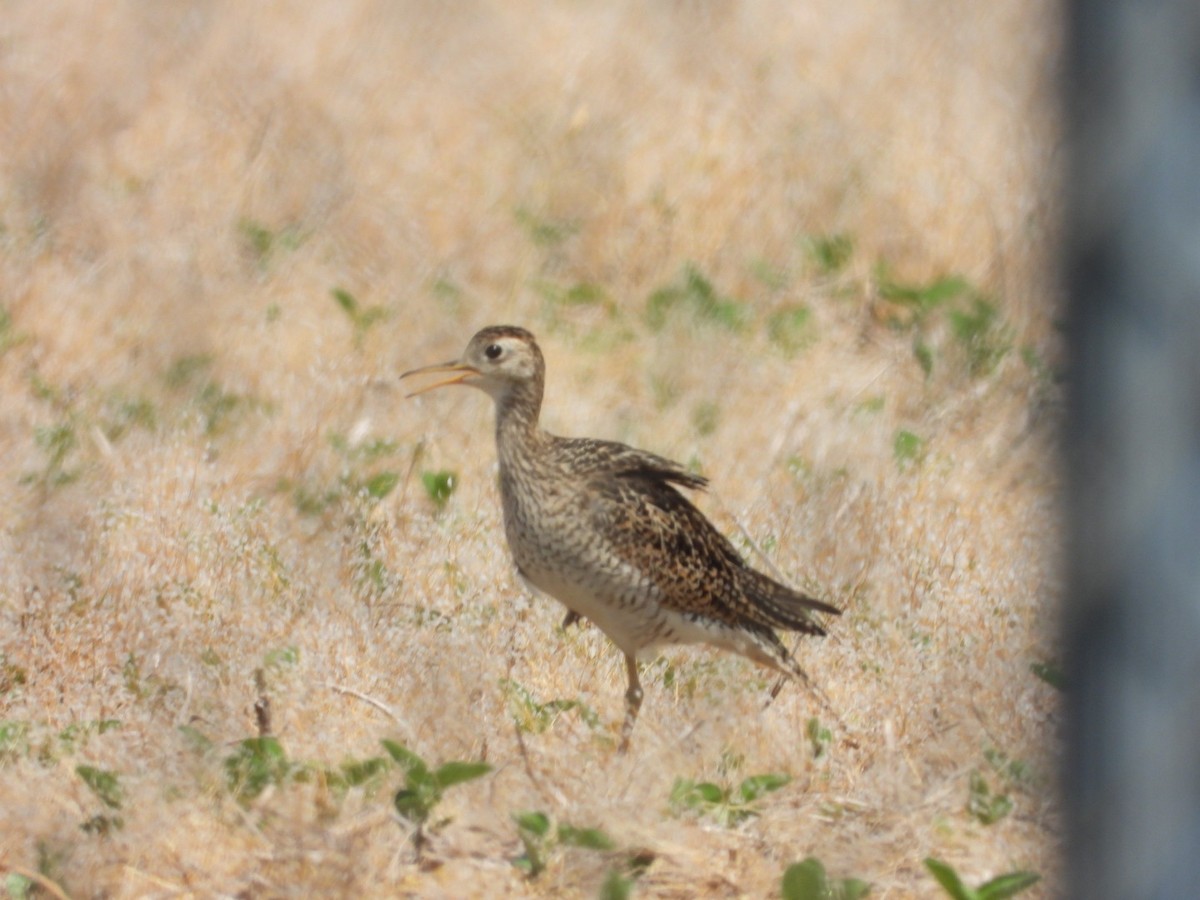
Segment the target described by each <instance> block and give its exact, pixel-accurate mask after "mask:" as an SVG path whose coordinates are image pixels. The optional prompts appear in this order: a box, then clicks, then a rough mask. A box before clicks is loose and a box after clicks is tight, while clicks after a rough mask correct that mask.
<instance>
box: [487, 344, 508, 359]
mask: <svg viewBox="0 0 1200 900" xmlns="http://www.w3.org/2000/svg"><path fill="white" fill-rule="evenodd" d="M503 352H504V348H503V347H501V346H500V345H499V344H488V345H487V348H486V349H485V350H484V351H483V355H484V356H486V357H487V358H488V359H499V358H500V354H501V353H503Z"/></svg>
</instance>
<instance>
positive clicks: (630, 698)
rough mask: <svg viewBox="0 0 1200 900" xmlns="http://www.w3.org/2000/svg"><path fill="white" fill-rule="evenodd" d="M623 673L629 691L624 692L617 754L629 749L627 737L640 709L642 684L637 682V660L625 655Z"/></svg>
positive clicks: (631, 730)
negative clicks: (622, 719) (627, 681)
mask: <svg viewBox="0 0 1200 900" xmlns="http://www.w3.org/2000/svg"><path fill="white" fill-rule="evenodd" d="M625 672H626V674H627V675H628V676H629V689H628V690H626V691H625V722H624V724H623V725H622V726H621V743H620V745H619V746H618V747H617V752H618V753H625V752H626V751H627V750H628V749H629V736H630V735H631V734H633V723H634V722H636V721H637V717H638V711H639V710H640V709H641V708H642V683H641V681H639V680H638V667H637V660H636V659H634V658H633V657H632V656H630V655H629V654H625Z"/></svg>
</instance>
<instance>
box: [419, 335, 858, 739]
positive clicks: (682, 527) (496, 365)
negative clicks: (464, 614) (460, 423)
mask: <svg viewBox="0 0 1200 900" xmlns="http://www.w3.org/2000/svg"><path fill="white" fill-rule="evenodd" d="M435 372H441V373H449V374H450V375H451V377H450V378H448V379H444V380H441V381H438V382H436V383H434V384H431V385H429V386H427V387H425V388H422V389H421V390H419V391H416V392H415V393H414V394H410V395H409V396H415V395H416V394H421V393H424V392H425V391H430V390H433V389H434V388H438V387H443V386H445V385H450V384H466V385H470V386H472V387H477V388H479V389H481V390H483V391H485V392H487V393H488V394H490V395H491V397H492V399H493V400H494V401H495V403H496V450H497V454H498V455H499V458H500V497H501V500H502V502H503V506H504V533H505V535H506V536H507V537H508V546H509V548H510V549H511V550H512V555H513V560H514V561H515V562H516V565H517V570H518V571H519V572H520V574H521V576H522V577H523V578H524V579H525V581H527V582H528V583H529V584H531V585H533V586H534V587H536V588H538V589H539V590H541V591H543V592H544V593H547V594H549V595H550V596H551V597H554V598H555V599H557V600H559V601H560V602H561V603H563V605H565V606H566V607H567V609H568V613H567V616H566V619H565V620H564V621H563V626H564V627H566V626H568V625H570V624H572V623H573V622H576V621H578V620H579V619H580V618H586V619H588V620H590V621H591V622H593V623H595V624H596V626H597V627H599V628H600V630H601V631H603V632H604V633H605V634H606V635H608V636H609V638H611V639H612V642H613V643H614V644H616V645H617V646H618V647H619V648H620V649H621V652H622V653H624V654H625V671H626V672H627V673H628V677H629V688H628V690H627V691H626V692H625V721H624V724H623V726H622V729H621V744H620V749H621V750H622V751H624V750H626V749H627V748H628V746H629V737H630V734H631V733H632V731H633V725H634V722H635V721H636V720H637V715H638V710H639V709H640V708H641V704H642V686H641V682H640V681H639V679H638V667H637V660H638V657H639V656H640V655H643V654H645V653H646V652H647V651H649V650H651V649H652V648H654V647H656V646H659V645H662V644H672V643H707V644H712V645H714V646H717V647H721V648H724V649H726V650H732V651H733V652H735V653H740V654H741V655H742V656H746V657H748V658H750V659H752V660H753V661H754V662H756V663H759V664H761V665H764V666H767V667H769V668H771V669H775V670H777V671H779V672H782V673H784V674H785V675H788V676H792V677H796V678H799V679H801V680H802V681H807V678H806V676H805V675H804V672H803V671H802V670H801V669H800V666H799V665H798V664H797V663H796V661H795V659H793V658H792V655H791V653H789V652H788V650H787V648H786V647H785V646H784V645H783V643H782V642H781V641H780V640H779V638H778V637H777V636H776V634H775V632H774V630H773V629H775V628H782V629H788V630H791V631H800V632H803V633H805V634H814V635H823V634H825V629H824V628H822V627H821V624H820V622H819V621H818V620H817V618H816V616H815V615H814V613H829V614H833V615H837V614H839V613H840V612H841V611H840V610H838V609H837V608H835V607H833V606H830V605H829V604H827V603H822V602H821V601H820V600H814V599H813V598H812V597H807V596H805V595H804V594H801V593H798V592H797V591H794V590H792V589H791V588H789V587H786V586H785V585H782V584H780V583H778V582H777V581H775V580H773V579H771V578H768V577H767V576H766V575H764V574H762V573H761V572H758V571H755V570H754V569H752V568H750V566H748V565H747V564H746V562H745V561H744V560H743V559H742V557H741V556H740V555H739V554H738V552H737V550H735V549H734V547H733V545H732V544H731V543H730V542H729V541H728V540H727V539H726V538H725V537H724V536H723V535H722V534H721V533H720V532H719V531H717V529H716V528H714V527H713V525H712V524H711V523H710V522H709V521H708V519H706V518H705V517H704V515H703V513H701V512H700V511H699V510H698V509H696V507H695V506H693V505H692V504H691V503H690V502H689V501H688V500H687V498H685V497H684V496H683V495H682V494H681V493H680V492H679V490H678V489H677V488H678V487H684V488H692V489H700V488H703V487H705V485H706V484H707V483H708V481H707V479H705V478H703V477H701V476H699V475H696V474H694V473H692V472H689V471H688V470H687V469H685V468H684V467H682V466H680V465H679V464H678V463H674V462H672V461H670V460H669V459H665V458H663V457H661V456H656V455H654V454H653V453H646V452H644V451H641V450H635V449H634V448H633V447H628V446H626V445H625V444H619V443H615V442H613V441H599V440H591V439H588V438H563V437H557V436H555V435H552V434H548V433H546V432H545V431H543V430H542V429H541V428H540V427H539V426H538V414H539V413H540V411H541V407H542V391H543V388H544V385H545V374H546V365H545V362H544V360H543V358H542V351H541V350H540V349H539V348H538V345H537V342H536V341H535V340H534V338H533V335H532V334H530V333H529V332H528V331H526V330H525V329H523V328H516V327H513V326H509V325H499V326H492V327H489V328H484V329H483V330H482V331H480V332H479V333H478V334H476V335H475V336H474V337H473V338H471V342H470V343H469V344H468V345H467V349H466V352H465V353H463V355H462V358H461V359H458V360H455V361H454V362H448V363H441V364H439V365H433V366H425V367H424V368H420V369H414V370H413V371H411V372H405V373H404V374H403V375H401V376H400V377H401V378H408V377H409V376H411V375H420V374H427V373H435Z"/></svg>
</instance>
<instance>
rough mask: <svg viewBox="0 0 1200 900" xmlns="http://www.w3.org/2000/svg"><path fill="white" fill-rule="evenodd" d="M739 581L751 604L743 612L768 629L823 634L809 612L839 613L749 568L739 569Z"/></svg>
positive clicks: (822, 629) (835, 609) (831, 607)
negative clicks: (749, 608)
mask: <svg viewBox="0 0 1200 900" xmlns="http://www.w3.org/2000/svg"><path fill="white" fill-rule="evenodd" d="M740 580H741V582H742V583H741V585H740V587H741V589H742V591H743V592H744V594H745V596H746V597H747V598H748V599H749V600H750V602H751V604H752V606H753V610H748V611H747V612H748V613H749V615H750V616H751V617H752V618H754V619H756V620H758V621H760V622H761V623H762V624H764V625H769V626H771V627H772V628H785V629H787V630H789V631H799V632H802V633H804V634H813V635H823V634H825V629H824V628H823V627H822V626H821V623H820V622H819V621H818V620H817V617H816V616H815V615H813V614H814V613H827V614H829V615H831V616H840V615H841V614H842V611H841V610H840V609H838V608H837V607H836V606H830V605H829V604H828V603H823V602H822V601H820V600H815V599H813V598H812V597H809V596H807V595H805V594H801V593H800V592H799V591H794V590H792V589H791V588H790V587H787V586H786V585H782V584H780V583H779V582H777V581H775V580H774V579H772V578H768V577H767V576H766V575H764V574H762V572H756V571H755V570H754V569H751V568H749V567H747V568H745V569H743V570H742V578H741V579H740Z"/></svg>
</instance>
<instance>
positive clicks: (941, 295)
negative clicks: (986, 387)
mask: <svg viewBox="0 0 1200 900" xmlns="http://www.w3.org/2000/svg"><path fill="white" fill-rule="evenodd" d="M876 282H877V284H878V292H879V296H880V297H881V298H882V299H883V300H884V301H885V302H887V303H890V304H891V305H892V307H893V310H894V311H893V312H892V313H891V314H889V315H888V316H887V317H886V321H887V322H888V323H889V324H890V325H891V326H892V327H893V328H896V329H899V330H908V331H911V332H912V335H913V338H912V340H913V356H914V357H915V358H916V360H917V363H918V364H919V365H920V366H921V370H922V371H923V372H924V373H925V375H926V377H929V376H931V375H932V374H933V372H934V368H935V366H936V365H937V364H938V360H939V356H940V355H941V354H942V353H943V352H951V353H952V354H953V356H954V357H955V358H956V359H958V360H959V361H961V364H962V366H963V367H964V368H965V370H966V372H967V373H968V374H969V375H970V376H971V377H974V378H980V377H983V376H986V375H990V374H991V373H992V371H993V370H994V369H995V368H996V366H997V365H998V364H999V362H1000V360H1002V359H1003V358H1004V357H1005V356H1006V355H1007V354H1008V353H1009V352H1010V351H1011V350H1012V347H1013V329H1012V328H1011V327H1010V326H1009V325H1008V324H1007V323H1006V322H1005V321H1004V318H1003V316H1002V315H1001V313H1000V309H999V307H998V306H997V305H996V302H995V300H994V299H992V298H991V297H989V296H988V295H987V294H985V293H983V292H982V291H981V290H979V289H978V288H977V287H975V286H974V285H972V284H971V283H970V282H969V281H967V279H965V278H963V277H961V276H959V275H946V276H943V277H941V278H935V279H934V280H932V281H929V282H927V283H923V284H922V283H911V282H903V281H899V280H897V279H895V278H894V277H893V276H892V275H891V273H890V270H889V268H888V267H887V266H886V265H884V264H881V265H879V266H878V267H877V269H876ZM941 325H945V326H946V327H947V329H948V332H949V336H950V341H949V342H946V341H944V340H943V339H942V338H941V336H940V331H941V329H940V327H939V326H941Z"/></svg>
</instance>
